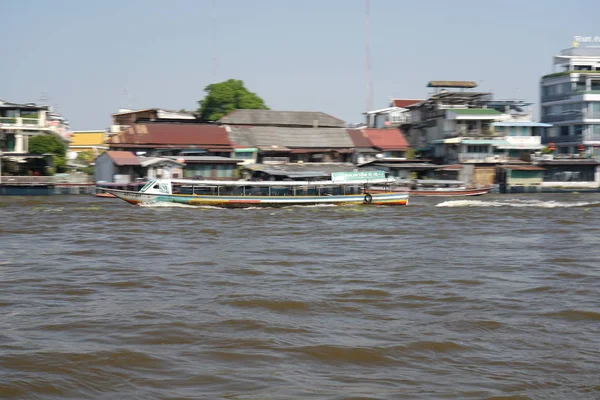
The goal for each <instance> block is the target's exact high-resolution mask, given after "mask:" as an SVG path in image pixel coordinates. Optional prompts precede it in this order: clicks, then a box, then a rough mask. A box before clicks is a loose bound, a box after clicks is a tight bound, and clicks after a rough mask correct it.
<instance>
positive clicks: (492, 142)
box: [462, 139, 510, 146]
mask: <svg viewBox="0 0 600 400" xmlns="http://www.w3.org/2000/svg"><path fill="white" fill-rule="evenodd" d="M462 144H489V145H491V146H506V145H510V143H508V142H507V141H506V140H480V139H467V140H463V141H462Z"/></svg>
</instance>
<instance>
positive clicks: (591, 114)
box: [583, 111, 600, 119]
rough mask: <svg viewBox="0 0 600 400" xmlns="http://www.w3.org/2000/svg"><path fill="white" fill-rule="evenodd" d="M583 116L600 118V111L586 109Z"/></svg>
mask: <svg viewBox="0 0 600 400" xmlns="http://www.w3.org/2000/svg"><path fill="white" fill-rule="evenodd" d="M583 118H588V119H600V111H586V112H585V113H583Z"/></svg>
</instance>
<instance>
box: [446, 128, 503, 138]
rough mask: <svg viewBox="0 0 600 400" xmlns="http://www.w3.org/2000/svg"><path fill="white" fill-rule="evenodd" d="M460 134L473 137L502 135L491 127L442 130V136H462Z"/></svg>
mask: <svg viewBox="0 0 600 400" xmlns="http://www.w3.org/2000/svg"><path fill="white" fill-rule="evenodd" d="M462 136H468V137H470V136H473V137H480V136H485V137H496V136H503V135H501V134H495V133H494V131H493V130H491V129H455V130H450V131H444V138H452V137H462Z"/></svg>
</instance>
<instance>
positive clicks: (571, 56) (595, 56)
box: [540, 37, 600, 154]
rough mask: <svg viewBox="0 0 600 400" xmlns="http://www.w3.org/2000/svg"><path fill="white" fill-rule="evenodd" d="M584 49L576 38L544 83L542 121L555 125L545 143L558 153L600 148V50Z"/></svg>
mask: <svg viewBox="0 0 600 400" xmlns="http://www.w3.org/2000/svg"><path fill="white" fill-rule="evenodd" d="M597 44H600V43H597ZM584 46H585V43H579V41H578V40H577V37H576V40H575V42H574V47H572V48H570V49H566V50H562V51H561V52H560V54H558V55H556V56H554V58H553V62H554V68H555V72H554V73H551V74H549V75H545V76H543V77H542V79H541V82H540V85H541V120H542V122H549V123H552V124H553V125H554V127H553V128H552V129H548V130H547V131H546V134H545V135H544V137H543V140H542V141H543V143H546V144H547V143H554V144H555V146H556V151H557V153H558V154H577V153H579V152H580V151H581V148H583V149H585V151H586V152H588V153H590V152H591V151H592V148H594V147H597V146H598V145H600V48H599V47H584ZM556 69H558V71H556ZM581 146H583V147H581Z"/></svg>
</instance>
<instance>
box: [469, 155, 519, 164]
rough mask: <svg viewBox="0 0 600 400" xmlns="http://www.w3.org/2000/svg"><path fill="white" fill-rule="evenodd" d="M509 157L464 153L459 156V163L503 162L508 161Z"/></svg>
mask: <svg viewBox="0 0 600 400" xmlns="http://www.w3.org/2000/svg"><path fill="white" fill-rule="evenodd" d="M508 159H509V157H507V156H505V155H492V154H481V153H462V154H459V155H458V161H459V162H473V161H476V162H489V163H493V162H503V161H508Z"/></svg>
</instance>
